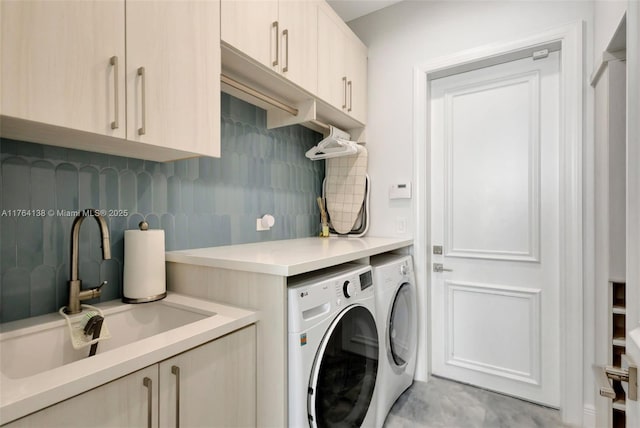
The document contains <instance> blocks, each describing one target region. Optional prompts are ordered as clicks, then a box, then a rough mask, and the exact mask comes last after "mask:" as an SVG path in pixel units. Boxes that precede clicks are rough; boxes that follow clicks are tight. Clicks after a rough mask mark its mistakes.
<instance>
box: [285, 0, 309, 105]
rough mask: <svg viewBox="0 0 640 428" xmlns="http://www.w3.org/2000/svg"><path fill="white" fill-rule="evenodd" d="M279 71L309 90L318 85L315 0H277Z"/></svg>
mask: <svg viewBox="0 0 640 428" xmlns="http://www.w3.org/2000/svg"><path fill="white" fill-rule="evenodd" d="M278 12H279V14H278V18H279V22H278V24H279V26H280V41H279V45H280V52H279V53H280V60H279V63H280V72H281V73H282V74H283V75H284V76H286V77H287V78H288V79H289V80H291V81H292V82H294V83H295V84H297V85H298V86H300V87H302V88H304V89H306V90H307V91H309V92H311V93H314V94H315V93H316V92H317V86H318V25H317V18H318V1H316V0H296V1H294V0H285V1H280V3H279V10H278Z"/></svg>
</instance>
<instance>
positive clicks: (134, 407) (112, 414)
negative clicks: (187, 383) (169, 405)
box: [3, 364, 158, 428]
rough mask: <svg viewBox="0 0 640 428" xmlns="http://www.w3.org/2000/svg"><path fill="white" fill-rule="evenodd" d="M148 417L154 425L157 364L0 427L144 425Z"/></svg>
mask: <svg viewBox="0 0 640 428" xmlns="http://www.w3.org/2000/svg"><path fill="white" fill-rule="evenodd" d="M145 379H149V381H150V382H149V381H145ZM145 384H146V385H145ZM149 406H151V407H149ZM149 417H151V426H157V422H158V420H157V419H158V365H157V364H155V365H153V366H151V367H147V368H145V369H142V370H139V371H137V372H135V373H132V374H130V375H127V376H125V377H122V378H120V379H117V380H114V381H113V382H109V383H107V384H105V385H102V386H100V387H98V388H95V389H92V390H91V391H88V392H85V393H83V394H80V395H78V396H76V397H73V398H70V399H68V400H66V401H63V402H61V403H58V404H55V405H53V406H51V407H48V408H46V409H44V410H40V411H39V412H36V413H33V414H31V415H29V416H25V417H24V418H21V419H18V420H16V421H14V422H11V423H9V424H7V425H3V428H18V427H33V428H40V427H65V428H67V427H78V428H84V427H88V426H91V427H147V426H148V421H149V419H148V418H149Z"/></svg>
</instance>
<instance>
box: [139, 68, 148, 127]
mask: <svg viewBox="0 0 640 428" xmlns="http://www.w3.org/2000/svg"><path fill="white" fill-rule="evenodd" d="M138 76H140V85H141V88H142V96H141V98H142V102H141V105H142V126H141V127H140V128H139V129H138V135H144V134H146V133H147V91H146V88H145V86H146V80H147V78H146V72H145V69H144V67H139V68H138Z"/></svg>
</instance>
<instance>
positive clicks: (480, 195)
mask: <svg viewBox="0 0 640 428" xmlns="http://www.w3.org/2000/svg"><path fill="white" fill-rule="evenodd" d="M480 97H488V99H487V100H482V99H480ZM520 97H526V100H525V101H526V103H525V105H528V110H527V111H519V112H509V110H510V108H509V107H507V108H504V107H503V108H504V109H505V110H506V111H502V112H496V115H495V117H496V118H498V120H499V121H500V122H504V121H505V116H506V115H507V114H513V115H514V117H513V119H516V120H517V119H520V120H526V121H527V122H528V125H529V126H528V129H525V130H521V129H510V130H507V131H508V133H509V138H505V137H503V136H502V138H495V136H491V135H486V136H482V137H484V138H485V139H487V140H488V139H493V140H494V142H493V143H492V144H486V143H478V141H477V140H478V139H479V138H482V137H481V136H478V135H462V136H460V135H458V134H460V132H458V133H455V132H454V127H455V126H458V127H462V128H465V126H464V125H465V124H464V123H463V124H460V123H457V122H460V121H459V120H458V121H456V111H460V110H462V111H460V113H462V114H464V111H465V110H469V107H471V108H472V106H471V104H475V105H476V106H477V105H478V103H480V104H481V105H486V104H489V103H491V104H492V107H493V109H500V106H498V104H499V101H500V99H502V100H503V101H504V102H505V104H506V105H507V106H509V105H515V104H516V103H509V100H508V98H511V100H512V101H515V100H514V98H520ZM470 98H471V99H470ZM482 101H487V102H486V103H484V102H482ZM444 105H445V107H444V121H445V124H444V129H445V134H444V151H445V166H444V169H445V172H444V174H445V183H444V198H445V205H444V207H445V213H444V222H445V236H444V250H445V255H446V256H448V257H466V258H480V259H491V260H518V261H530V262H539V261H540V116H541V114H540V73H539V72H538V71H533V72H526V73H518V74H508V75H505V76H502V77H499V78H496V79H493V80H491V81H489V82H482V83H481V84H477V83H476V84H466V85H461V86H458V87H454V88H453V89H449V90H447V91H445V95H444ZM477 111H478V110H477V109H476V110H475V112H477ZM517 115H519V116H522V115H527V116H528V117H526V118H524V117H515V116H517ZM488 119H490V118H489V117H487V116H486V115H483V116H482V117H481V118H480V121H479V122H480V123H479V122H477V121H478V119H477V118H476V117H471V116H470V117H463V118H462V121H468V122H469V124H470V125H471V126H472V127H474V128H475V127H476V126H480V125H481V123H482V122H485V121H487V120H488ZM514 121H515V120H514ZM465 136H466V137H467V138H466V139H465V138H464V137H465ZM518 140H525V141H526V142H527V147H521V148H519V149H520V150H521V151H524V153H515V151H516V150H517V148H513V147H509V146H510V145H512V143H513V142H514V141H518ZM457 146H459V147H457ZM480 146H482V147H484V148H486V147H487V146H493V149H494V150H492V152H491V153H481V152H478V151H476V150H475V149H476V148H477V147H480ZM522 149H524V150H522ZM501 153H512V154H514V155H517V156H519V157H520V158H521V159H520V161H521V162H520V164H519V165H518V167H519V168H518V169H520V170H522V171H523V172H524V174H523V177H522V178H521V180H519V181H520V182H519V183H513V182H509V183H505V182H504V180H501V179H500V177H498V175H499V174H496V171H502V169H503V168H504V165H501V162H502V161H501V157H500V156H501ZM456 155H458V156H459V155H463V156H464V157H466V158H467V159H465V158H463V159H461V160H460V162H456ZM484 155H487V156H486V158H481V157H482V156H484ZM478 159H482V160H483V162H477V161H478ZM458 163H461V165H458ZM472 169H473V170H475V171H476V172H477V174H474V177H469V171H470V170H472ZM514 169H515V168H514ZM481 177H482V179H481ZM479 182H480V183H481V184H483V183H487V185H486V186H482V185H478V183H479ZM514 184H519V185H520V187H518V188H515V187H514ZM465 186H466V187H469V186H471V187H472V188H471V189H465V188H463V187H465ZM486 189H491V190H490V191H488V190H486ZM464 190H469V191H467V192H466V193H465V194H464V195H463V197H461V198H459V199H460V200H469V199H474V200H475V202H477V203H476V204H475V206H461V207H459V206H458V202H459V200H458V199H456V192H457V191H458V192H463V191H464ZM489 193H490V194H489ZM520 195H526V199H525V198H524V197H521V196H520ZM470 196H471V198H470ZM496 198H500V199H501V202H502V204H501V205H500V206H498V207H496V206H488V204H487V203H486V202H487V201H488V200H493V201H495V200H496ZM520 198H521V199H520ZM518 199H520V200H518ZM518 203H519V205H521V206H517V204H518ZM524 205H526V206H524ZM484 207H487V208H488V209H490V210H491V211H493V212H487V213H486V215H482V214H483V208H484ZM458 208H459V209H458ZM468 211H472V212H473V213H474V216H473V218H474V222H475V223H474V224H473V225H469V217H468V215H467V214H466V213H467V212H468ZM515 211H517V212H515ZM496 214H498V215H496ZM523 214H524V215H523ZM461 217H464V218H461ZM505 217H508V218H516V219H522V220H523V223H519V224H512V225H510V227H509V228H507V227H505V223H504V221H503V220H504V218H505ZM470 226H471V227H470ZM478 230H481V231H482V232H483V233H482V234H481V235H479V234H477V233H476V231H478ZM487 232H489V233H487ZM465 235H475V236H465ZM487 236H489V237H491V240H492V241H494V242H486V237H487ZM479 238H480V242H479ZM482 240H485V242H482ZM465 244H466V245H465ZM470 244H471V245H470Z"/></svg>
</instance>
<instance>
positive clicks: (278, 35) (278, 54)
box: [271, 21, 280, 67]
mask: <svg viewBox="0 0 640 428" xmlns="http://www.w3.org/2000/svg"><path fill="white" fill-rule="evenodd" d="M271 28H275V29H276V59H275V60H273V62H272V63H271V65H273V66H274V67H275V66H276V65H278V57H279V56H280V30H279V29H278V21H273V24H271Z"/></svg>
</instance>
